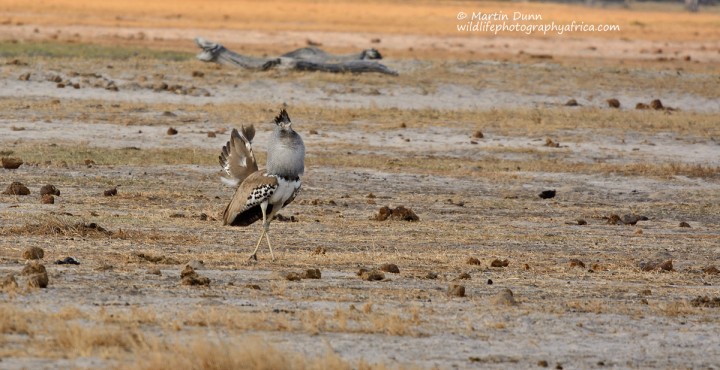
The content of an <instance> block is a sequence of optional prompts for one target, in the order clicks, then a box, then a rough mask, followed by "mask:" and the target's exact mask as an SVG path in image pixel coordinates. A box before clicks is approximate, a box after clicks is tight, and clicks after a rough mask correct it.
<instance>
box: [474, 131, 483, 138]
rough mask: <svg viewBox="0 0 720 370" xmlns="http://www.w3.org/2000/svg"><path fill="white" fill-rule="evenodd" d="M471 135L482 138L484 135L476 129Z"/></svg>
mask: <svg viewBox="0 0 720 370" xmlns="http://www.w3.org/2000/svg"><path fill="white" fill-rule="evenodd" d="M472 137H473V138H475V139H482V138H484V137H485V135H483V133H482V131H480V130H477V131H475V132H473V135H472Z"/></svg>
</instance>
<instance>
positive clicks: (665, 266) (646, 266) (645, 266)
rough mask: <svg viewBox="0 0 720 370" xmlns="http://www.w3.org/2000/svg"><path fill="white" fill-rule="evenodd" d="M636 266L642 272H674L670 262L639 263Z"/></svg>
mask: <svg viewBox="0 0 720 370" xmlns="http://www.w3.org/2000/svg"><path fill="white" fill-rule="evenodd" d="M638 266H639V267H640V270H642V271H675V269H674V268H673V262H672V260H667V261H665V262H640V263H639V264H638Z"/></svg>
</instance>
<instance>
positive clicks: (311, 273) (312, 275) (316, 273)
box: [302, 269, 322, 279]
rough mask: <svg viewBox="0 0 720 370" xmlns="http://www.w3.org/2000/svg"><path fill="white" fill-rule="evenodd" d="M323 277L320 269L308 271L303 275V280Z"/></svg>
mask: <svg viewBox="0 0 720 370" xmlns="http://www.w3.org/2000/svg"><path fill="white" fill-rule="evenodd" d="M321 277H322V274H321V273H320V269H307V270H305V272H304V273H303V274H302V278H303V279H320V278H321Z"/></svg>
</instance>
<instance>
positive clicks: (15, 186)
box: [3, 181, 30, 195]
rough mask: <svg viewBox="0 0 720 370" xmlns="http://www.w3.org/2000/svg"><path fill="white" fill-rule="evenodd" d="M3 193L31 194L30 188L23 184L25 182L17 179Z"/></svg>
mask: <svg viewBox="0 0 720 370" xmlns="http://www.w3.org/2000/svg"><path fill="white" fill-rule="evenodd" d="M3 194H7V195H30V189H28V188H27V186H25V185H23V183H21V182H17V181H15V182H13V183H12V184H10V185H8V187H7V189H5V191H4V192H3Z"/></svg>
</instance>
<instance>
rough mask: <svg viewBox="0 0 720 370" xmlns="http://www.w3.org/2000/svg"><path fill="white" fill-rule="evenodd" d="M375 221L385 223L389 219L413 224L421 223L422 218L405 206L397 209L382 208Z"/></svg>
mask: <svg viewBox="0 0 720 370" xmlns="http://www.w3.org/2000/svg"><path fill="white" fill-rule="evenodd" d="M373 219H374V220H376V221H385V220H387V219H390V220H399V221H411V222H414V221H420V217H418V216H417V215H416V214H415V212H413V210H412V209H410V208H405V207H404V206H398V207H397V208H395V209H393V208H390V207H387V206H386V207H382V208H380V210H378V213H377V214H376V215H375V217H373Z"/></svg>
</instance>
